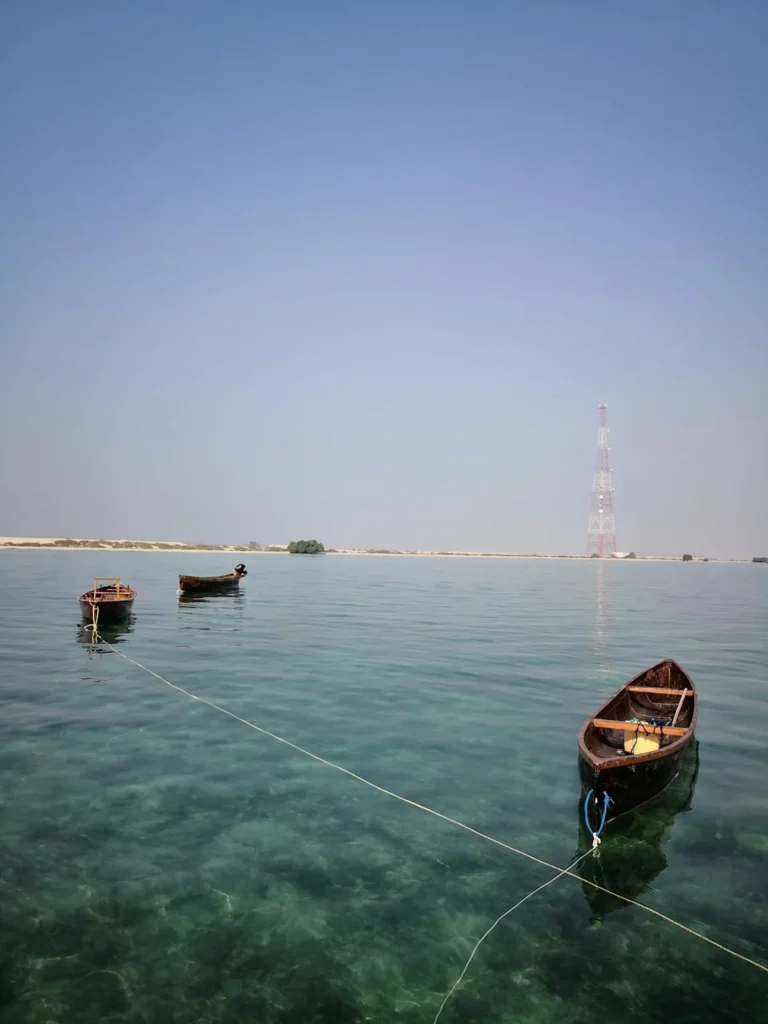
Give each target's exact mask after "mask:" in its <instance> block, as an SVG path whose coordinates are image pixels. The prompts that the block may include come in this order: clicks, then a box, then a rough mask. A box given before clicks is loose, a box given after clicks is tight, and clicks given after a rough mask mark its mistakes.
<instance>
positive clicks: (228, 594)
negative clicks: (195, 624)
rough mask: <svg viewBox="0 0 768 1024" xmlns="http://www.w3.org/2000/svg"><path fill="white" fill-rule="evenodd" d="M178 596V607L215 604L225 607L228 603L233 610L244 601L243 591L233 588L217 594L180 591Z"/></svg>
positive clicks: (212, 592) (214, 592)
mask: <svg viewBox="0 0 768 1024" xmlns="http://www.w3.org/2000/svg"><path fill="white" fill-rule="evenodd" d="M178 595H179V606H180V607H189V606H190V605H199V604H210V603H215V604H217V605H219V606H221V605H224V606H226V604H227V603H229V604H230V605H231V606H232V607H233V608H237V607H238V606H240V605H242V603H243V602H244V601H245V591H244V590H241V589H240V588H239V587H238V588H237V589H234V588H233V589H230V590H221V591H218V592H217V591H215V590H214V591H208V592H199V593H198V592H196V591H194V590H189V591H187V590H180V591H179V592H178Z"/></svg>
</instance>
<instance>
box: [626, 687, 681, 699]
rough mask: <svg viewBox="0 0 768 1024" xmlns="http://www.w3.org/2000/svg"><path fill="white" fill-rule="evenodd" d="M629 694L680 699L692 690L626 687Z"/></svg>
mask: <svg viewBox="0 0 768 1024" xmlns="http://www.w3.org/2000/svg"><path fill="white" fill-rule="evenodd" d="M627 690H628V691H629V693H666V694H669V696H670V697H682V696H683V695H687V694H689V693H691V694H692V693H693V690H668V689H667V687H666V686H628V687H627Z"/></svg>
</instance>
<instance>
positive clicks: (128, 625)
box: [77, 615, 136, 650]
mask: <svg viewBox="0 0 768 1024" xmlns="http://www.w3.org/2000/svg"><path fill="white" fill-rule="evenodd" d="M89 625H90V623H87V622H83V623H80V624H79V625H78V627H77V642H78V643H79V644H86V645H87V646H89V647H94V648H97V647H98V645H97V644H94V642H93V634H92V633H91V630H90V629H89V628H88V627H89ZM135 628H136V616H135V615H129V616H128V617H127V618H125V619H122V620H121V621H120V622H103V623H99V636H100V637H101V639H102V640H105V641H106V642H107V643H108V644H113V645H115V646H116V645H117V644H122V643H125V641H126V640H127V639H128V637H129V636H130V634H131V633H133V631H134V629H135ZM104 650H108V648H106V647H105V648H104Z"/></svg>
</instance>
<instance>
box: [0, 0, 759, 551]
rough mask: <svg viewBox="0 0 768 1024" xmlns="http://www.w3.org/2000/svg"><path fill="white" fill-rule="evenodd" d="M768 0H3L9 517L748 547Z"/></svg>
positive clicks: (42, 532) (178, 534)
mask: <svg viewBox="0 0 768 1024" xmlns="http://www.w3.org/2000/svg"><path fill="white" fill-rule="evenodd" d="M767 53H768V4H765V3H763V2H761V0H736V2H735V3H733V4H730V5H725V4H722V5H715V4H701V3H695V2H693V0H682V2H681V3H678V4H675V5H670V4H664V3H661V2H659V0H651V2H650V3H646V4H643V5H639V4H636V5H631V4H624V5H616V4H609V3H606V2H602V0H588V2H586V3H584V4H580V5H572V4H567V3H564V2H555V0H545V2H544V3H541V4H537V5H513V4H501V3H495V2H492V3H490V4H486V5H481V6H476V7H473V6H472V5H470V4H469V3H457V2H452V0H445V2H439V3H438V2H437V0H432V2H428V0H424V2H420V3H415V4H404V3H399V2H395V3H391V4H386V5H385V4H381V5H362V4H361V5H359V6H353V5H348V4H344V3H340V2H335V0H329V2H328V3H325V4H311V3H308V2H300V3H296V4H293V5H266V4H258V3H246V2H245V0H232V2H230V3H228V4H226V5H218V6H217V5H214V4H209V3H203V2H201V0H189V2H185V3H181V2H180V0H167V2H165V3H163V4H157V5H155V4H141V3H140V4H127V3H115V4H104V5H97V4H93V3H86V2H81V0H73V2H71V3H68V4H57V3H54V2H52V0H40V2H36V3H35V4H14V5H11V4H8V5H5V6H4V8H3V10H2V12H0V75H1V76H2V78H1V79H0V81H1V82H2V90H1V92H2V98H1V99H0V128H2V133H3V138H4V140H5V146H4V161H3V163H2V165H0V186H1V187H0V216H1V217H2V225H3V230H2V233H1V234H0V347H1V348H0V360H1V362H0V370H1V372H0V430H1V431H2V444H1V445H0V481H1V482H2V486H1V487H0V534H4V535H9V536H22V535H27V536H39V537H44V536H76V537H77V536H81V537H88V536H92V537H161V538H170V539H173V540H180V541H199V540H202V541H206V542H209V543H248V541H256V542H258V543H264V544H269V543H282V542H285V541H287V540H289V539H291V538H295V537H305V536H312V537H317V538H319V539H320V540H322V541H323V542H324V543H325V544H326V545H327V546H329V547H368V548H373V547H381V548H407V549H427V550H486V551H518V552H530V551H537V552H541V553H550V554H555V553H580V552H582V551H583V550H584V546H585V543H586V530H587V517H588V510H589V499H590V488H591V480H592V471H593V466H594V457H595V441H596V433H597V405H598V403H599V402H606V403H607V405H608V424H609V427H610V428H611V441H612V447H613V466H614V470H615V475H614V484H615V487H616V492H615V496H614V508H615V514H616V523H617V533H618V547H619V548H620V549H621V550H624V551H629V550H633V551H637V552H638V554H641V553H642V554H651V553H654V554H666V553H676V552H682V551H686V552H693V553H697V554H699V553H700V554H704V555H710V556H712V557H752V556H754V555H765V554H768V530H767V528H766V523H768V485H766V447H767V444H768V402H766V382H767V381H768V344H767V343H766V337H767V336H768V330H767V329H768V288H767V287H766V281H767V280H768V277H767V271H768V250H767V249H766V241H765V240H766V237H767V236H766V231H767V230H768V203H767V202H766V200H767V199H768V185H767V184H766V182H768V136H766V133H765V131H764V129H763V127H762V126H763V121H764V113H765V105H766V99H765V98H766V96H767V95H768V60H767V59H766V54H767Z"/></svg>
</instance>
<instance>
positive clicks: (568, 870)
mask: <svg viewBox="0 0 768 1024" xmlns="http://www.w3.org/2000/svg"><path fill="white" fill-rule="evenodd" d="M97 622H98V616H97V619H96V621H94V623H93V624H92V625H88V626H86V627H85V628H86V630H90V631H91V632H92V634H93V640H94V643H102V644H104V645H105V646H106V647H108V648H109V649H110V650H111V651H113V652H114V653H115V654H119V655H120V657H121V658H124V659H125V660H126V661H128V662H130V664H131V665H135V666H136V667H137V668H140V669H142V670H143V671H144V672H148V673H149V675H151V676H154V678H155V679H159V680H160V682H161V683H165V685H166V686H170V687H171V689H172V690H176V691H177V692H178V693H183V694H184V696H185V697H189V698H190V700H197V701H200V703H201V704H207V705H208V707H211V708H214V710H216V711H220V712H221V713H222V714H223V715H228V716H229V718H234V719H235V721H236V722H241V723H242V724H243V725H247V726H248V728H249V729H253V730H255V731H256V732H259V733H261V734H262V735H263V736H268V737H269V738H270V739H273V740H276V741H277V742H278V743H282V744H284V745H285V746H286V747H290V748H291V749H292V750H296V751H298V753H300V754H304V755H305V756H306V757H309V758H311V759H312V760H313V761H317V762H318V763H319V764H324V765H325V766H326V767H328V768H335V769H336V771H339V772H342V773H343V774H344V775H348V776H349V777H350V778H351V779H355V780H356V781H357V782H362V783H363V785H365V786H369V787H370V788H371V789H374V790H376V792H377V793H383V794H384V796H390V797H392V798H393V799H394V800H399V801H400V802H401V803H403V804H406V805H407V806H409V807H415V808H416V809H417V810H419V811H424V812H425V813H426V814H431V815H433V817H435V818H440V819H441V820H442V821H445V822H448V824H449V825H455V826H456V827H457V828H461V829H464V830H465V831H466V832H470V833H471V834H472V835H474V836H477V837H478V838H480V839H485V840H486V842H489V843H493V844H494V846H500V847H502V849H504V850H509V852H510V853H516V854H517V855H518V856H519V857H525V859H526V860H530V861H533V862H534V864H539V865H541V866H542V867H545V868H549V869H550V870H552V871H555V872H557V874H555V875H554V876H553V877H552V878H550V879H549V880H548V881H546V882H544V884H543V885H540V886H538V888H536V889H534V890H533V891H532V892H529V893H528V895H527V896H524V897H523V898H522V899H521V900H518V902H517V903H516V904H515V905H514V906H512V907H510V908H509V910H506V911H505V912H504V913H503V914H502V915H501V916H500V917H498V918H497V919H496V920H495V921H494V923H493V924H492V925H491V927H490V928H488V930H487V931H486V932H485V934H484V935H482V936H481V938H480V939H479V940H478V942H477V943H476V944H475V948H474V949H473V950H472V953H471V954H470V956H469V959H468V960H467V962H466V964H465V965H464V969H463V970H462V972H461V974H460V975H459V977H458V978H457V980H456V981H455V982H454V984H453V987H452V988H451V990H450V991H449V992H448V994H447V995H446V997H445V998H444V999H443V1002H442V1003H441V1005H440V1009H439V1010H438V1011H437V1015H436V1016H435V1018H434V1021H433V1024H436V1022H437V1020H438V1018H439V1017H440V1014H441V1013H442V1012H443V1009H444V1008H445V1006H446V1004H447V1002H448V1000H449V999H450V998H451V996H452V995H453V993H454V992H455V991H456V989H457V988H458V986H459V985H460V983H461V981H462V979H463V978H464V975H465V974H466V972H467V969H468V968H469V965H470V964H471V962H472V960H473V958H474V956H475V953H476V952H477V950H478V949H479V947H480V945H481V944H482V942H483V941H484V940H485V939H486V938H487V936H488V935H490V933H491V932H492V931H493V929H494V928H495V927H496V925H497V924H499V922H501V921H503V920H504V918H505V917H508V916H509V914H511V913H512V911H513V910H517V908H518V907H519V906H521V905H522V904H523V903H525V901H526V900H529V899H530V898H531V896H535V895H536V893H538V892H541V890H542V889H545V888H546V887H547V886H548V885H551V884H552V882H556V881H557V879H558V878H562V877H563V875H567V876H568V877H569V878H574V879H576V881H578V882H581V883H582V884H584V885H589V886H591V887H592V888H593V889H598V890H599V891H600V892H604V893H607V894H608V895H609V896H614V897H615V898H616V899H619V900H622V902H624V903H627V904H629V905H630V906H633V907H639V908H640V910H645V911H646V912H647V913H648V914H653V916H654V917H658V918H660V919H661V920H662V921H666V922H667V924H671V925H674V926H675V928H680V929H681V930H682V931H684V932H687V933H688V934H689V935H693V936H694V938H697V939H701V940H702V942H706V943H708V944H709V945H710V946H714V947H715V949H719V950H720V951H721V952H723V953H728V954H729V955H730V956H733V957H736V958H737V959H738V960H743V961H744V963H747V964H750V965H751V966H752V967H756V968H757V969H758V970H760V971H764V972H765V973H766V974H768V967H766V966H765V964H761V963H760V962H759V961H758V960H752V959H751V958H750V957H748V956H745V955H744V954H743V953H738V952H737V951H736V950H735V949H730V948H729V947H728V946H724V945H722V943H720V942H717V941H715V939H710V938H709V937H708V936H707V935H703V934H702V933H701V932H697V931H696V930H695V929H693V928H689V927H688V925H686V924H683V923H682V922H681V921H676V920H675V919H674V918H672V917H668V916H667V915H666V914H662V913H661V911H660V910H654V908H653V907H649V906H648V905H647V904H645V903H638V901H637V900H633V899H630V898H629V896H622V895H621V893H618V892H613V891H612V890H611V889H606V888H605V886H603V885H598V883H597V882H592V881H590V879H588V878H582V877H581V875H577V874H576V873H575V872H574V871H573V870H572V869H573V868H574V867H576V865H577V864H578V863H579V862H580V861H581V860H583V859H584V858H585V857H587V856H589V854H591V853H592V852H593V850H592V849H589V850H588V851H587V852H586V853H585V854H583V855H582V856H581V857H579V858H578V859H577V860H575V861H573V862H572V863H571V864H569V865H568V866H567V867H565V868H560V867H558V866H557V865H556V864H550V863H549V861H546V860H542V858H541V857H536V856H534V854H532V853H526V852H525V850H519V849H517V847H515V846H510V845H509V843H505V842H502V840H501V839H495V838H494V837H493V836H489V835H486V833H485V832H480V831H478V829H476V828H472V826H471V825H466V824H465V823H464V822H463V821H457V820H456V818H451V817H449V816H448V815H447V814H442V813H441V812H440V811H435V810H433V809H432V808H431V807H427V806H425V805H424V804H420V803H418V802H417V801H416V800H409V799H408V797H405V796H401V795H400V794H399V793H393V792H392V790H390V789H385V788H384V786H379V785H377V784H376V783H375V782H371V781H370V780H369V779H364V778H363V776H362V775H357V774H356V773H355V772H353V771H350V770H349V768H344V767H343V766H342V765H340V764H335V763H334V762H333V761H328V760H327V759H326V758H324V757H321V756H320V755H319V754H313V753H312V751H311V750H306V749H305V748H304V747H300V746H299V745H298V743H292V742H291V740H286V739H284V738H283V737H282V736H278V735H277V733H274V732H270V731H269V729H264V728H263V727H262V726H260V725H256V724H255V723H254V722H249V721H248V719H247V718H241V717H240V715H236V714H234V712H232V711H228V710H227V709H226V708H223V707H221V705H219V704H215V703H214V702H213V701H212V700H208V699H207V698H206V697H199V696H198V695H197V694H196V693H190V691H189V690H185V689H184V687H183V686H177V685H176V683H172V682H170V681H169V680H168V679H164V678H163V677H162V676H161V675H158V673H157V672H153V671H152V669H151V668H147V666H146V665H142V664H141V662H140V661H135V660H134V659H133V658H129V657H128V655H127V654H123V652H122V651H118V650H117V648H115V647H114V646H113V645H112V644H111V643H109V642H108V641H107V640H105V639H104V638H103V637H102V636H100V635H99V633H98V629H97Z"/></svg>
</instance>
